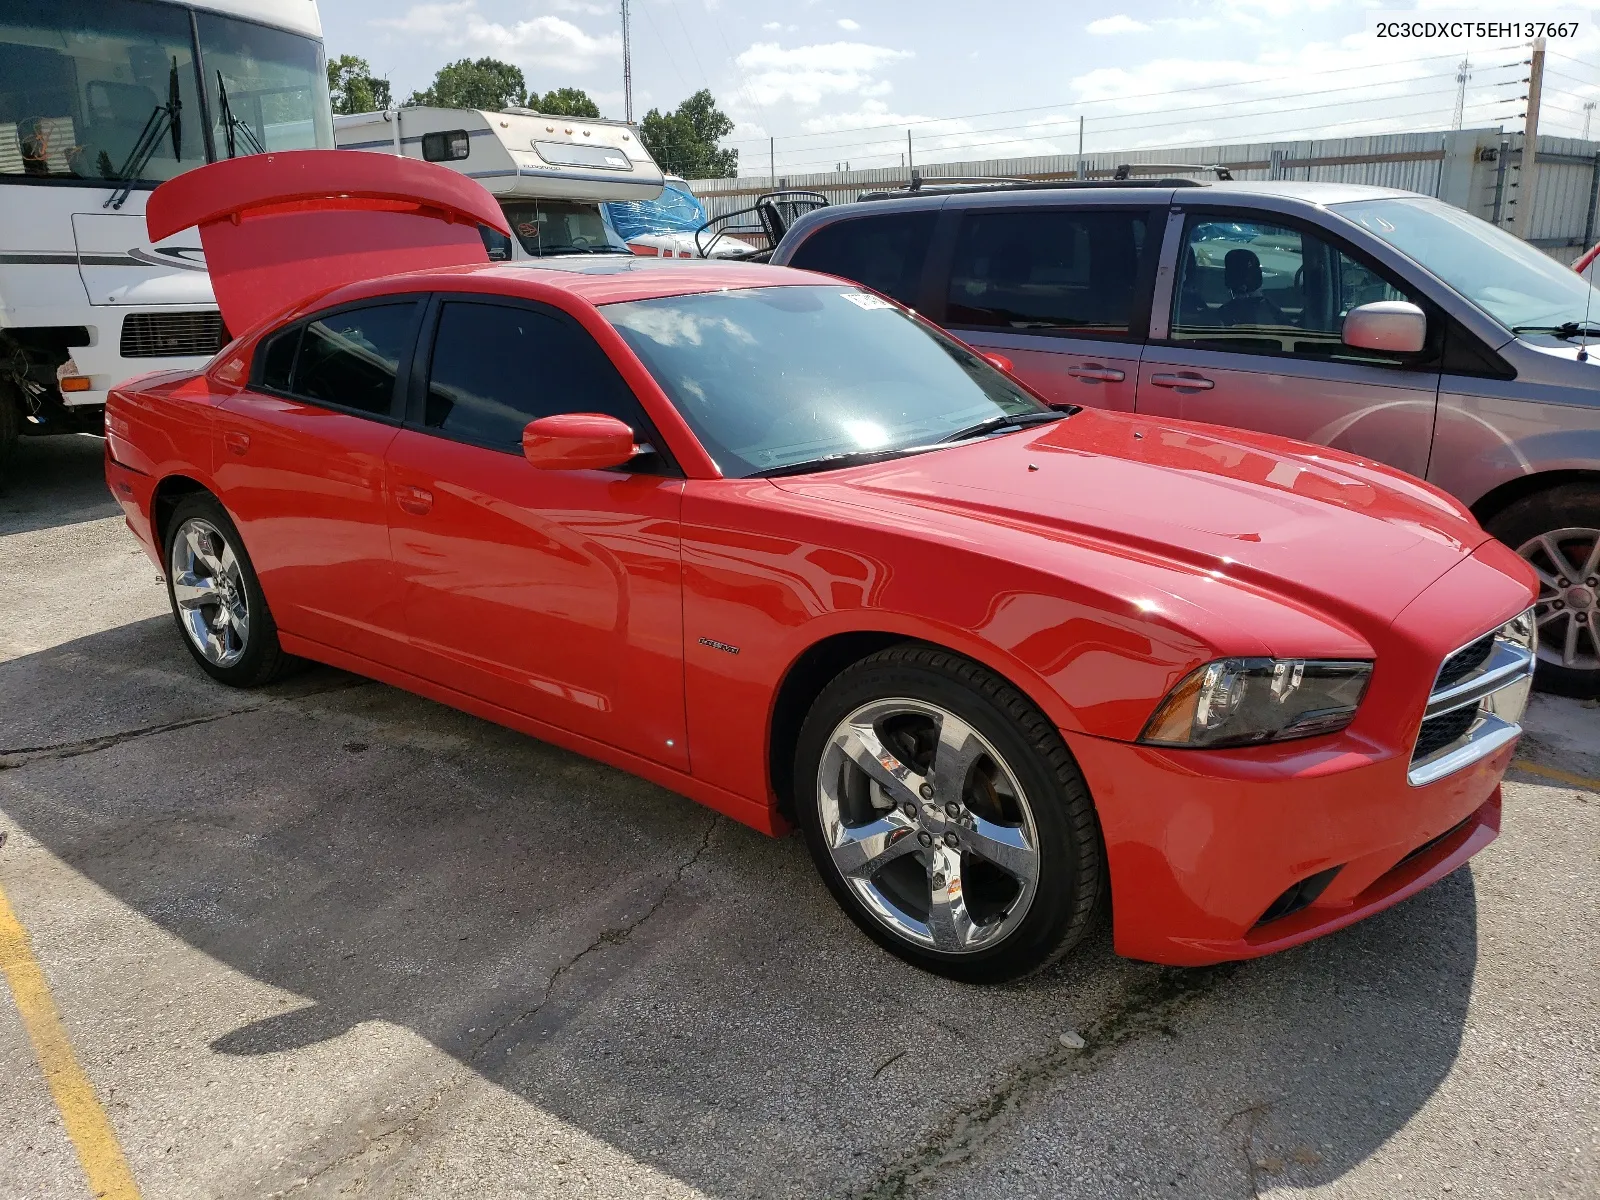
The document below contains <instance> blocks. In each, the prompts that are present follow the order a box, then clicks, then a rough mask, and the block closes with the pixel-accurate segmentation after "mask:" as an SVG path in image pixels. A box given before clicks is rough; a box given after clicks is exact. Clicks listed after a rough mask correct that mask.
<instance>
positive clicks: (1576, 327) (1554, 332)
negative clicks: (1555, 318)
mask: <svg viewBox="0 0 1600 1200" xmlns="http://www.w3.org/2000/svg"><path fill="white" fill-rule="evenodd" d="M1511 332H1512V333H1548V334H1549V335H1550V336H1551V337H1558V338H1563V339H1565V338H1575V337H1600V327H1596V326H1594V325H1582V324H1579V323H1578V322H1577V321H1567V322H1565V323H1564V324H1561V325H1513V326H1512V327H1511Z"/></svg>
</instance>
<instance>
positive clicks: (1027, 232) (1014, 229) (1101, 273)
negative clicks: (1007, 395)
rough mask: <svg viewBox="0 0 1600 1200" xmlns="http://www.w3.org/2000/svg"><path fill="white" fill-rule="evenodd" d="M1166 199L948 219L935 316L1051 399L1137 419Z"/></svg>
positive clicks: (981, 211) (1010, 208)
mask: <svg viewBox="0 0 1600 1200" xmlns="http://www.w3.org/2000/svg"><path fill="white" fill-rule="evenodd" d="M1165 212H1166V208H1165V204H1164V203H1163V204H1160V205H1154V204H1149V203H1147V204H1144V205H1140V206H1130V205H1091V204H1074V205H1071V206H1067V205H1060V204H1057V205H1043V204H1028V205H1022V204H1017V203H1009V204H1007V205H1005V206H1004V207H1001V206H992V207H986V206H984V205H983V204H982V203H981V202H980V201H976V200H975V201H972V202H971V204H970V205H969V206H966V207H964V208H956V207H952V208H950V209H948V210H947V211H946V213H945V227H946V231H947V232H946V234H945V236H944V237H942V238H941V245H940V248H939V249H938V250H936V251H935V264H936V265H935V268H934V270H935V272H936V276H937V277H936V280H935V284H934V286H935V287H936V288H937V295H936V299H935V304H934V306H933V307H930V309H929V313H928V315H929V316H930V317H932V318H933V319H934V320H937V321H939V322H940V324H942V325H944V326H945V327H946V328H948V329H949V330H950V331H951V332H953V333H955V334H956V335H957V336H958V337H960V338H962V339H963V340H965V341H967V342H969V343H971V344H972V345H974V346H977V347H979V348H981V349H984V350H989V351H993V352H995V353H998V354H1003V355H1005V356H1006V357H1007V358H1009V359H1010V360H1011V362H1012V365H1013V367H1014V368H1015V370H1016V373H1017V375H1018V376H1019V377H1020V378H1022V379H1023V380H1024V381H1025V382H1027V383H1028V384H1030V385H1032V387H1033V388H1034V389H1035V390H1037V391H1038V392H1040V393H1041V394H1042V395H1043V396H1044V397H1045V398H1046V399H1048V400H1049V401H1051V402H1052V403H1066V404H1081V405H1087V406H1089V407H1093V408H1109V409H1117V410H1120V411H1122V412H1132V411H1133V410H1134V405H1135V395H1136V392H1137V388H1138V382H1139V357H1140V352H1141V350H1142V348H1143V343H1144V339H1145V336H1146V331H1147V323H1148V319H1149V311H1150V294H1151V289H1152V287H1153V283H1154V278H1155V268H1156V261H1157V259H1158V257H1159V250H1160V241H1161V230H1162V223H1163V218H1164V216H1165Z"/></svg>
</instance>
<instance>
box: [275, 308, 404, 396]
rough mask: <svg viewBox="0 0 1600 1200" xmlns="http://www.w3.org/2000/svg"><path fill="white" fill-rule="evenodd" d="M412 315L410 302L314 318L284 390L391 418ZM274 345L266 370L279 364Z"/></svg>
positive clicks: (307, 328) (306, 327)
mask: <svg viewBox="0 0 1600 1200" xmlns="http://www.w3.org/2000/svg"><path fill="white" fill-rule="evenodd" d="M416 313H417V303H416V301H414V300H412V301H406V302H404V303H400V304H375V305H372V306H371V307H369V308H351V309H346V310H344V311H343V312H338V313H333V314H331V315H329V316H326V317H319V318H317V319H316V320H314V321H312V322H311V323H310V324H308V325H306V326H304V332H303V333H302V335H301V339H300V353H299V354H298V355H297V356H296V357H295V362H294V374H293V377H292V381H291V383H290V386H289V389H288V390H289V391H291V392H293V393H294V394H295V395H297V396H303V397H305V398H306V399H307V400H313V401H316V402H317V403H319V404H331V405H334V406H336V407H339V408H350V409H354V410H356V411H357V412H363V413H370V414H372V415H373V416H377V417H390V416H393V415H394V398H395V376H396V374H397V373H398V371H399V367H400V360H401V359H402V358H404V357H405V354H406V350H407V349H408V348H409V346H410V343H411V336H412V325H413V322H414V319H415V317H416ZM280 336H281V335H280ZM278 346H279V344H278V342H276V341H275V342H273V343H272V345H271V347H270V348H269V349H268V352H267V364H266V368H267V369H269V370H274V369H276V368H277V366H278V364H279V363H281V359H277V358H276V355H277V353H278ZM269 386H270V384H269Z"/></svg>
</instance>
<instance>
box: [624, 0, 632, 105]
mask: <svg viewBox="0 0 1600 1200" xmlns="http://www.w3.org/2000/svg"><path fill="white" fill-rule="evenodd" d="M622 117H623V120H625V121H627V122H628V124H629V125H632V124H633V44H632V42H631V41H630V40H629V37H628V0H622Z"/></svg>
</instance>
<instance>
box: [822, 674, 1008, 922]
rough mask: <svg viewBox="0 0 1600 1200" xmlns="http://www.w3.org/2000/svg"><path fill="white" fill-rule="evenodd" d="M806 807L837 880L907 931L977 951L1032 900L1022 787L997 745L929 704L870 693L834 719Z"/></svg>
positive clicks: (874, 911) (882, 918)
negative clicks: (813, 811) (813, 806)
mask: <svg viewBox="0 0 1600 1200" xmlns="http://www.w3.org/2000/svg"><path fill="white" fill-rule="evenodd" d="M817 809H818V814H819V816H820V817H821V824H822V834H823V838H824V839H825V842H826V844H827V847H828V850H829V853H830V854H831V855H832V857H833V862H834V865H835V866H836V867H837V868H838V870H839V874H840V875H841V876H842V877H843V879H844V881H845V883H846V885H847V886H848V887H849V888H850V889H851V891H853V892H854V893H855V895H856V896H857V897H858V898H859V899H860V900H861V902H862V904H863V905H865V906H866V908H867V910H868V911H869V912H871V913H872V915H873V916H874V917H876V918H877V919H878V920H879V921H880V922H882V923H883V924H884V925H885V926H887V927H888V928H889V929H890V930H892V931H893V932H894V933H896V934H898V935H899V936H901V937H903V938H905V939H906V940H907V941H910V942H913V943H915V944H917V945H919V946H924V947H927V948H929V949H933V950H937V951H941V952H944V953H949V954H969V953H972V952H974V951H977V950H982V949H986V948H988V947H990V946H993V945H995V944H997V943H998V942H1000V941H1001V940H1002V939H1004V938H1005V937H1006V936H1007V935H1008V934H1009V933H1011V931H1012V930H1013V929H1015V928H1016V926H1017V925H1018V924H1019V923H1020V922H1021V920H1022V919H1023V917H1024V916H1025V915H1026V914H1027V911H1028V906H1029V905H1030V904H1031V903H1032V902H1033V897H1034V893H1035V891H1036V889H1037V887H1038V880H1039V836H1038V831H1037V829H1036V828H1035V826H1034V819H1033V813H1032V811H1031V809H1030V808H1029V805H1028V797H1027V795H1026V794H1025V793H1024V791H1023V789H1022V786H1021V785H1020V784H1019V783H1018V781H1017V776H1016V773H1015V772H1014V771H1013V770H1012V769H1011V768H1010V767H1009V766H1008V765H1007V764H1006V762H1005V760H1004V759H1003V758H1001V756H1000V754H999V752H998V751H996V750H995V748H994V747H993V746H992V745H990V743H989V742H988V741H987V740H986V739H985V738H984V737H983V736H982V735H981V734H979V733H978V732H977V731H976V730H974V729H973V728H972V726H970V725H968V724H967V723H966V722H965V721H963V720H962V719H961V718H960V717H958V716H956V715H955V714H954V713H951V712H949V711H948V710H946V709H943V708H940V707H938V706H937V705H934V704H928V703H926V702H924V701H921V700H910V699H886V700H875V701H873V702H872V703H869V704H864V705H862V706H861V707H860V708H857V709H856V710H855V711H853V712H851V713H850V714H849V715H848V716H846V717H845V718H844V720H842V721H840V722H839V723H838V725H836V726H835V727H834V730H833V733H832V734H831V735H830V736H829V738H828V744H827V749H826V750H825V751H824V752H823V755H822V761H821V764H820V766H819V767H818V771H817Z"/></svg>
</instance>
